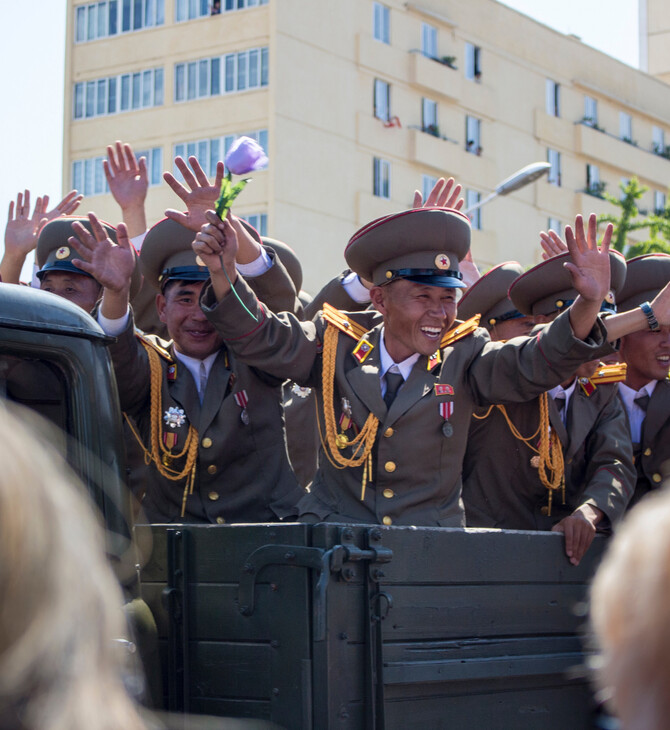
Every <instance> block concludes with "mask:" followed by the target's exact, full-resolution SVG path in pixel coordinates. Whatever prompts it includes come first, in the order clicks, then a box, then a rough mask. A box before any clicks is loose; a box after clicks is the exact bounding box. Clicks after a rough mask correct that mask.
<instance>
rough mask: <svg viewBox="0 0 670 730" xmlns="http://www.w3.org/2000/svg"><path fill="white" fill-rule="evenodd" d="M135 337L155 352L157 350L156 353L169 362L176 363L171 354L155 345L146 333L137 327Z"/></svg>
mask: <svg viewBox="0 0 670 730" xmlns="http://www.w3.org/2000/svg"><path fill="white" fill-rule="evenodd" d="M135 337H137V339H138V340H141V341H142V342H143V343H144V344H145V345H148V346H149V347H151V348H152V349H153V350H156V352H157V353H158V354H159V355H160V356H161V357H162V358H163V359H164V360H167V361H168V362H174V358H173V357H172V355H170V353H169V352H168V351H167V350H166V349H165V348H164V347H161V346H160V345H158V344H157V343H155V342H154V341H153V340H152V339H150V337H149V336H148V335H147V334H146V332H142V330H140V329H137V327H135Z"/></svg>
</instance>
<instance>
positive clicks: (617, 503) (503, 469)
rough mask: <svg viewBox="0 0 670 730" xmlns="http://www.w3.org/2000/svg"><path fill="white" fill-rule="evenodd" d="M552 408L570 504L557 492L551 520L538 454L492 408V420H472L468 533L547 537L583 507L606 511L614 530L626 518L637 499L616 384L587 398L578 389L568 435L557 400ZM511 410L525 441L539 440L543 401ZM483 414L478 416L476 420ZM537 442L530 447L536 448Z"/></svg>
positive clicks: (466, 468)
mask: <svg viewBox="0 0 670 730" xmlns="http://www.w3.org/2000/svg"><path fill="white" fill-rule="evenodd" d="M548 401H549V421H550V424H551V428H552V429H554V430H555V432H556V434H557V435H558V437H559V439H560V442H561V445H562V447H563V458H564V464H565V485H566V488H565V504H563V500H562V496H561V492H560V490H557V491H556V492H555V493H554V495H553V498H552V505H551V514H550V515H548V514H546V513H547V511H548V510H547V505H548V494H547V488H546V487H545V486H544V485H543V484H542V482H541V481H540V477H539V473H538V468H537V466H533V463H536V462H535V461H534V462H531V460H532V459H533V457H534V456H535V454H536V451H534V450H533V449H531V447H530V446H528V445H527V444H525V443H524V442H523V441H521V440H519V439H518V438H515V436H514V435H513V434H512V432H511V430H510V428H509V426H508V424H507V421H506V420H505V417H504V416H503V414H502V413H501V411H500V410H499V409H497V408H493V409H491V411H490V414H489V415H488V416H487V417H486V418H481V419H480V420H478V419H477V418H473V421H472V424H471V426H470V434H469V437H468V444H467V449H466V452H465V460H464V462H463V502H464V503H465V514H466V521H467V525H468V526H469V527H497V528H507V529H515V530H549V529H551V527H552V526H553V525H555V524H556V523H557V522H559V521H560V520H561V519H563V518H564V517H567V516H568V515H569V514H572V512H574V511H575V509H577V508H578V507H580V506H581V505H583V504H590V505H593V506H594V507H597V508H598V509H600V510H602V512H603V513H604V514H605V516H606V517H607V518H608V523H606V524H609V525H613V524H614V523H615V522H617V521H618V519H619V518H620V517H621V516H622V515H623V512H624V510H625V509H626V505H627V504H628V501H629V500H630V498H631V496H632V493H633V488H634V484H635V471H634V467H633V458H632V446H631V442H630V435H629V432H628V426H627V423H626V416H625V413H624V409H623V407H622V406H621V403H620V402H619V399H618V397H617V386H616V384H615V383H610V384H601V385H597V386H596V387H595V390H594V391H593V392H592V393H591V395H588V394H587V393H586V392H585V390H584V389H583V388H582V387H581V386H580V384H579V383H577V385H576V387H575V390H574V392H573V394H572V397H571V398H570V402H569V404H568V413H567V418H566V421H567V428H566V426H565V425H564V424H563V421H562V419H561V417H560V415H559V413H558V410H557V408H556V406H555V404H554V401H553V399H552V398H551V397H549V398H548ZM505 409H506V412H507V415H508V417H509V419H510V421H511V422H512V423H513V424H514V426H515V427H516V429H517V431H518V432H519V433H520V434H521V435H522V436H524V437H529V436H531V435H533V434H535V433H536V432H537V430H538V426H539V423H540V406H539V400H538V399H535V400H532V401H529V402H527V403H516V404H512V405H508V406H506V407H505ZM487 410H488V409H487ZM484 413H485V411H484ZM484 413H482V412H481V411H479V412H475V416H477V415H479V416H482V415H484ZM538 438H539V435H538V436H537V437H536V438H535V439H533V440H532V441H531V444H532V445H533V446H534V447H537V441H538Z"/></svg>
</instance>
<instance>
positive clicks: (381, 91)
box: [374, 79, 391, 122]
mask: <svg viewBox="0 0 670 730" xmlns="http://www.w3.org/2000/svg"><path fill="white" fill-rule="evenodd" d="M374 114H375V117H377V119H381V120H382V121H384V122H388V120H389V117H390V114H391V87H390V85H389V84H387V83H386V81H382V80H381V79H375V98H374Z"/></svg>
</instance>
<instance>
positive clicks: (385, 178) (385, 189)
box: [372, 157, 391, 199]
mask: <svg viewBox="0 0 670 730" xmlns="http://www.w3.org/2000/svg"><path fill="white" fill-rule="evenodd" d="M372 167H373V180H372V193H373V195H376V196H377V197H378V198H387V199H390V198H391V163H390V162H388V161H387V160H381V159H380V158H379V157H375V158H374V160H373V166H372Z"/></svg>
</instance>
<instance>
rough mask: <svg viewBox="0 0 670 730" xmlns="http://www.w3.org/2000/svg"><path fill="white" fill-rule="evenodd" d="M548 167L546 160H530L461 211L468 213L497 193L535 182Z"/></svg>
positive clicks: (507, 191)
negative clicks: (482, 197)
mask: <svg viewBox="0 0 670 730" xmlns="http://www.w3.org/2000/svg"><path fill="white" fill-rule="evenodd" d="M550 169H551V165H550V164H549V163H548V162H532V163H531V164H530V165H526V166H525V167H522V168H521V169H520V170H517V171H516V172H515V173H514V174H512V175H510V176H509V177H508V178H505V179H504V180H503V181H502V182H501V183H498V185H496V188H495V190H494V191H493V192H492V193H490V194H489V195H487V196H486V197H485V198H484V199H483V200H480V201H479V202H478V203H475V205H471V206H470V207H469V208H467V209H466V210H464V211H463V212H464V213H465V215H470V213H472V212H473V211H475V210H477V209H478V208H481V207H482V205H484V204H485V203H488V202H489V201H490V200H493V198H497V197H498V196H499V195H509V193H513V192H514V191H515V190H518V189H519V188H522V187H524V186H525V185H528V184H529V183H532V182H535V180H537V179H538V178H540V177H542V175H546V174H547V173H548V172H549V170H550Z"/></svg>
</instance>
